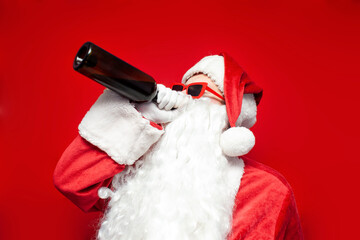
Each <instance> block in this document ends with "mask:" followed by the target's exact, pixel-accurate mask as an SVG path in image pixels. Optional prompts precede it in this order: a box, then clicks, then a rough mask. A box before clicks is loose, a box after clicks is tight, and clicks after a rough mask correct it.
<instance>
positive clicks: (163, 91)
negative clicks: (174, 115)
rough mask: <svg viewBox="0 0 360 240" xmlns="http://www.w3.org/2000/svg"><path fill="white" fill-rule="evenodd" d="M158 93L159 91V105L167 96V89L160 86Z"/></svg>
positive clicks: (158, 86)
mask: <svg viewBox="0 0 360 240" xmlns="http://www.w3.org/2000/svg"><path fill="white" fill-rule="evenodd" d="M157 91H158V93H157V103H160V102H161V101H162V100H163V98H164V96H165V95H166V88H165V86H164V85H162V84H158V85H157Z"/></svg>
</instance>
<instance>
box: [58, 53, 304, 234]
mask: <svg viewBox="0 0 360 240" xmlns="http://www.w3.org/2000/svg"><path fill="white" fill-rule="evenodd" d="M198 73H202V74H206V75H207V76H208V77H209V78H211V79H212V81H213V82H214V83H215V84H216V85H217V87H218V88H219V90H220V91H221V92H222V93H223V94H224V96H225V103H226V104H225V105H216V104H213V103H211V102H210V101H209V99H207V98H200V99H194V100H192V99H190V97H188V96H184V95H183V94H181V93H174V92H173V91H171V90H169V89H167V88H165V87H163V86H160V90H161V91H159V94H158V101H160V102H161V101H163V102H164V101H166V100H164V99H166V98H167V95H169V94H170V95H172V99H174V98H173V96H174V94H175V96H176V97H177V98H178V100H179V101H178V102H181V103H182V104H181V106H180V107H178V108H177V109H176V110H172V111H171V110H170V111H171V116H172V117H171V119H168V120H167V121H166V122H164V121H163V124H162V125H158V124H156V123H154V122H152V121H150V120H149V119H151V117H148V115H149V114H148V113H146V112H145V111H143V110H144V109H146V108H144V107H143V106H144V105H143V106H141V105H140V106H136V108H135V106H134V104H132V103H130V102H129V100H127V99H125V98H123V97H121V96H119V95H117V94H116V93H114V92H111V91H110V90H105V91H104V93H103V94H102V95H101V96H100V97H99V99H98V100H97V101H96V102H95V104H94V105H93V106H92V107H91V109H90V110H89V111H88V113H87V114H86V115H85V117H84V119H83V120H82V122H81V124H80V125H79V136H78V137H77V138H76V139H75V140H74V141H73V142H72V143H71V144H70V146H69V147H68V148H67V149H66V151H65V152H64V154H63V155H62V157H61V159H60V161H59V163H58V165H57V167H56V169H55V173H54V183H55V186H56V187H57V188H58V189H59V190H60V191H61V192H62V193H63V194H64V195H65V196H66V197H68V198H69V199H70V200H71V201H72V202H74V203H75V204H76V205H77V206H79V207H80V208H81V209H82V210H83V211H104V217H103V219H102V220H101V221H100V222H101V223H100V226H99V231H98V234H97V238H98V239H100V240H105V239H106V240H115V239H127V240H130V239H133V240H138V239H139V240H140V239H143V240H147V239H154V240H155V239H157V240H160V239H176V240H177V239H179V240H180V239H181V240H183V239H189V240H190V239H194V240H195V239H196V240H202V239H204V240H205V239H207V240H208V239H214V240H215V239H217V240H223V239H229V240H235V239H303V236H302V231H301V225H300V221H299V216H298V213H297V209H296V204H295V199H294V195H293V193H292V190H291V187H290V186H289V184H288V183H287V182H286V180H285V179H284V178H283V177H282V176H281V175H280V174H279V173H277V172H276V171H275V170H273V169H271V168H269V167H267V166H265V165H263V164H260V163H257V162H255V161H253V160H250V159H248V158H246V157H244V155H245V154H247V153H248V152H249V151H250V150H251V148H252V147H253V146H254V144H255V137H254V135H253V134H252V132H251V131H250V130H249V128H251V127H252V126H253V125H254V124H255V122H256V110H257V104H259V102H260V99H261V96H262V89H261V88H259V87H258V86H257V85H256V84H255V83H254V82H252V81H250V79H249V78H248V77H247V75H246V73H245V72H243V70H242V69H241V68H240V67H239V66H238V65H237V64H236V62H235V61H234V60H233V59H231V58H230V57H229V56H228V55H227V54H221V55H213V56H208V57H205V58H203V59H202V60H201V61H200V62H198V63H197V64H195V65H194V66H193V67H192V68H191V69H189V70H188V71H187V73H185V75H184V77H183V83H186V81H187V80H188V79H189V78H190V77H192V76H194V75H196V74H198ZM150 104H153V103H150ZM175 105H176V104H175ZM178 105H180V104H178ZM162 111H166V110H162ZM143 115H144V116H145V117H148V118H145V117H144V116H143ZM229 125H230V128H229Z"/></svg>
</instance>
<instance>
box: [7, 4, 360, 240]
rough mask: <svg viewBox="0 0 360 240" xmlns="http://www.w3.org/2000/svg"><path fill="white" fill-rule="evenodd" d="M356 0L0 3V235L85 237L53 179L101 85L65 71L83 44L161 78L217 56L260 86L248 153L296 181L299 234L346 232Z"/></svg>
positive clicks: (86, 220) (87, 232) (355, 136)
mask: <svg viewBox="0 0 360 240" xmlns="http://www.w3.org/2000/svg"><path fill="white" fill-rule="evenodd" d="M359 27H360V4H359V1H355V0H353V1H350V0H345V1H340V0H339V1H336V0H332V1H330V0H328V1H325V0H313V1H298V2H297V3H295V2H293V1H292V3H291V4H290V3H288V1H278V0H274V1H264V0H254V1H228V0H223V1H219V2H218V1H213V0H208V1H175V2H172V1H160V0H159V1H157V0H154V1H139V0H138V1H135V0H122V1H102V2H101V3H100V1H94V0H88V1H81V0H76V1H75V0H72V1H70V0H68V1H65V0H63V1H45V0H43V1H41V0H37V1H35V0H33V1H20V0H17V1H5V0H1V1H0V30H1V33H0V34H1V35H0V36H1V37H0V44H1V50H0V80H1V81H0V125H1V129H0V130H1V139H0V141H1V142H0V146H1V161H0V169H1V174H0V239H11V240H12V239H16V240H18V239H90V238H91V237H92V236H93V234H94V231H95V230H94V229H95V226H96V224H97V220H96V219H97V217H98V215H97V214H96V213H91V214H85V213H83V212H81V211H80V210H79V209H78V208H77V207H75V206H74V205H73V204H72V203H71V202H70V201H68V200H67V199H66V198H65V197H63V196H62V195H61V194H60V193H59V192H57V190H56V189H55V188H54V186H53V184H52V173H53V170H54V168H55V165H56V163H57V160H58V159H59V157H60V155H61V154H62V152H63V150H64V149H65V148H66V146H67V145H68V144H69V143H70V141H71V140H72V139H73V138H74V137H75V136H76V134H77V125H78V124H79V122H80V120H81V119H82V117H83V116H84V114H85V113H86V111H87V110H88V109H89V107H90V106H91V105H92V103H93V102H94V101H95V100H96V99H97V97H98V95H99V94H100V93H101V92H102V89H103V88H102V87H101V86H100V85H98V84H97V83H95V82H92V81H91V80H89V79H87V78H85V77H83V76H81V75H80V74H78V73H77V72H75V71H74V70H73V69H72V61H73V58H74V55H75V54H76V52H77V50H78V48H79V47H80V46H81V45H82V44H83V43H84V42H86V41H92V42H94V43H95V44H97V45H99V46H101V47H103V48H104V49H106V50H108V51H110V52H112V53H113V54H115V55H117V56H119V57H120V58H122V59H124V60H126V61H127V62H129V63H131V64H132V65H134V66H136V67H138V68H140V69H142V70H143V71H145V72H147V73H149V74H150V75H152V76H153V77H154V78H155V79H156V80H157V81H158V82H160V83H165V84H170V83H172V82H175V81H178V80H179V79H180V78H181V76H182V74H183V73H184V72H185V71H186V70H187V69H188V68H189V67H191V66H192V65H193V64H194V63H195V62H196V61H198V60H199V59H200V58H202V57H203V56H205V55H208V54H211V53H218V52H219V51H227V52H228V53H230V55H232V56H233V58H235V59H236V60H237V61H238V62H239V64H240V65H241V66H242V67H243V68H244V69H245V71H246V72H247V73H248V74H249V76H250V77H251V78H252V79H253V80H254V81H256V82H257V83H258V84H259V85H261V86H262V87H263V88H264V97H263V99H262V102H261V104H260V105H259V110H258V112H259V116H258V123H257V124H256V126H255V127H254V128H253V131H254V133H255V136H256V137H257V143H256V146H255V148H254V149H253V150H252V152H251V153H250V156H251V157H252V158H254V159H255V160H257V161H260V162H262V163H265V164H267V165H269V166H271V167H273V168H275V169H277V170H278V171H279V172H281V173H282V174H283V175H284V176H285V177H286V178H287V180H288V181H289V182H290V184H291V185H292V187H293V190H294V193H295V196H296V199H297V204H298V209H299V212H300V215H301V221H302V225H303V229H304V233H305V237H306V239H327V240H329V239H354V238H355V236H357V231H356V230H357V225H358V215H359V207H358V202H359V196H358V193H357V192H358V189H359V187H358V183H359V181H358V178H357V176H358V174H359V170H360V169H359V167H360V164H359V162H358V160H359V157H358V154H357V149H358V148H359V147H358V144H359V132H360V131H359V127H358V123H359V116H358V111H359V107H358V105H359V100H358V96H359V94H358V89H359V87H360V84H359V77H360V73H359V56H360V47H359V42H360V32H359V29H360V28H359Z"/></svg>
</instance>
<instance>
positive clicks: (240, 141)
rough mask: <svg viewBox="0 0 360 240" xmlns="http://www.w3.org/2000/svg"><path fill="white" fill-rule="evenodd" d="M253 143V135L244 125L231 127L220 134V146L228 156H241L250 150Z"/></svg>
mask: <svg viewBox="0 0 360 240" xmlns="http://www.w3.org/2000/svg"><path fill="white" fill-rule="evenodd" d="M254 145H255V136H254V134H253V133H252V131H251V130H249V129H247V128H246V127H232V128H229V129H228V130H226V131H225V132H223V133H222V134H221V136H220V146H221V149H222V150H223V152H224V154H226V155H227V156H229V157H236V156H242V155H245V154H247V153H248V152H250V150H251V149H252V148H253V147H254Z"/></svg>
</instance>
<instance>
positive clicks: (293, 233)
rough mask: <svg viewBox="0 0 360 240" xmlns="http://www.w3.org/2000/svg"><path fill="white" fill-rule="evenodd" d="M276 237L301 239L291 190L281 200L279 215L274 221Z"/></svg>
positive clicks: (286, 239)
mask: <svg viewBox="0 0 360 240" xmlns="http://www.w3.org/2000/svg"><path fill="white" fill-rule="evenodd" d="M276 239H278V240H303V239H304V236H303V233H302V229H301V224H300V218H299V214H298V211H297V208H296V203H295V198H294V194H293V192H292V191H290V192H289V194H288V195H287V196H286V198H285V199H284V201H283V204H282V208H281V210H280V213H279V217H278V219H277V222H276Z"/></svg>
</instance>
